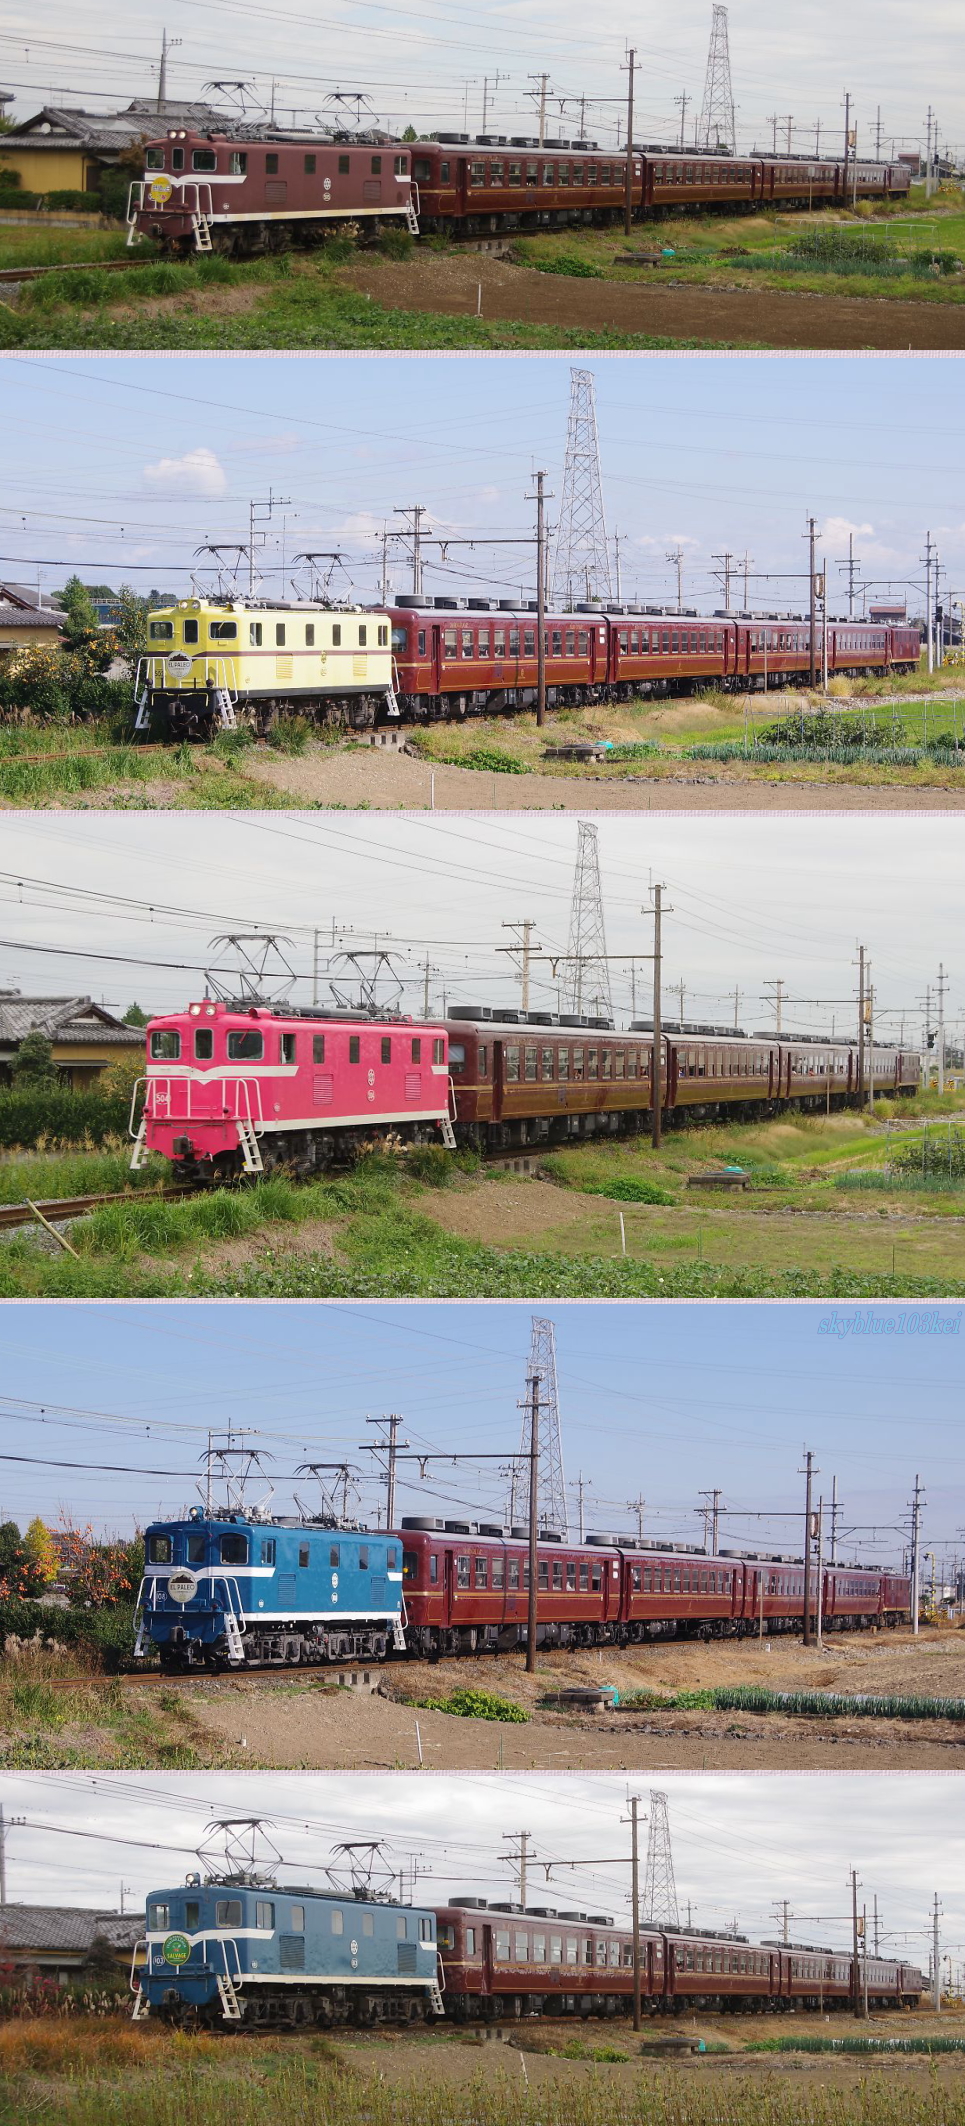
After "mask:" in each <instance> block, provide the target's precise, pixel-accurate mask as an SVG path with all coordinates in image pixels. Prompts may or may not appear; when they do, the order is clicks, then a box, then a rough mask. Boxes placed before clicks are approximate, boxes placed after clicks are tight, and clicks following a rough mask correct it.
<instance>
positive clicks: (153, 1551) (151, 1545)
mask: <svg viewBox="0 0 965 2126" xmlns="http://www.w3.org/2000/svg"><path fill="white" fill-rule="evenodd" d="M173 1555H174V1552H173V1549H172V1545H171V1538H170V1536H169V1535H151V1536H148V1539H147V1559H148V1564H149V1565H170V1563H171V1559H172V1557H173Z"/></svg>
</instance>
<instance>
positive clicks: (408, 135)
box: [402, 125, 419, 140]
mask: <svg viewBox="0 0 965 2126" xmlns="http://www.w3.org/2000/svg"><path fill="white" fill-rule="evenodd" d="M402 138H403V140H418V138H419V135H418V133H417V132H416V129H415V126H414V125H407V126H406V129H405V132H404V133H403V135H402Z"/></svg>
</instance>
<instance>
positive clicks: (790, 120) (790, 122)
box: [781, 111, 794, 155]
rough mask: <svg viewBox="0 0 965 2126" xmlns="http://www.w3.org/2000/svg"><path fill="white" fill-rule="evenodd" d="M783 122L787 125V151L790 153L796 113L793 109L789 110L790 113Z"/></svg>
mask: <svg viewBox="0 0 965 2126" xmlns="http://www.w3.org/2000/svg"><path fill="white" fill-rule="evenodd" d="M781 123H782V125H786V127H787V152H788V154H789V155H790V152H791V129H792V127H793V124H794V113H793V111H789V112H788V114H787V117H786V118H784V119H782V121H781Z"/></svg>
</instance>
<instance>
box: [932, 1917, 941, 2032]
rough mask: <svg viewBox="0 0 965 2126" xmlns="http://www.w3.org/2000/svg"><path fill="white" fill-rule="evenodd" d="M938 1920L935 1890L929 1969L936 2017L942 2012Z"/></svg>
mask: <svg viewBox="0 0 965 2126" xmlns="http://www.w3.org/2000/svg"><path fill="white" fill-rule="evenodd" d="M938 1920H939V1904H938V1891H937V1890H936V1891H935V1902H934V1904H933V1906H932V1922H931V1942H932V1949H931V1969H932V1993H931V1997H932V2006H933V2008H934V2010H935V2014H936V2015H940V2014H941V2012H942V1960H941V1944H940V1942H939V1937H938Z"/></svg>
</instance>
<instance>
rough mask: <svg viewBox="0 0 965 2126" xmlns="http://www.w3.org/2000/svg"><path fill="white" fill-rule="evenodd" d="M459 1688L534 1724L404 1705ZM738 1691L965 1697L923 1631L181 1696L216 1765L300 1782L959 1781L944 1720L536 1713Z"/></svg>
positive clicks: (936, 1639) (947, 1649)
mask: <svg viewBox="0 0 965 2126" xmlns="http://www.w3.org/2000/svg"><path fill="white" fill-rule="evenodd" d="M467 1681H470V1682H472V1683H475V1684H476V1685H478V1687H480V1688H485V1689H489V1690H495V1691H497V1692H498V1694H499V1695H500V1696H501V1697H505V1698H508V1699H510V1700H512V1701H513V1702H514V1703H515V1704H517V1705H520V1706H522V1707H523V1708H524V1709H525V1710H526V1711H527V1712H528V1713H529V1715H530V1718H529V1720H528V1721H527V1722H525V1723H507V1722H503V1721H499V1722H495V1721H489V1720H471V1719H463V1718H459V1717H454V1716H453V1715H452V1714H449V1713H440V1712H434V1711H431V1710H430V1709H429V1708H427V1707H425V1706H423V1707H418V1706H416V1705H414V1704H413V1703H411V1702H406V1701H411V1700H412V1699H415V1698H419V1697H430V1696H431V1697H445V1696H446V1695H447V1694H448V1693H449V1692H450V1691H451V1690H454V1689H457V1688H459V1687H460V1686H462V1685H465V1684H466V1682H467ZM740 1682H743V1683H763V1684H765V1685H766V1686H767V1687H768V1688H769V1689H772V1690H784V1689H789V1690H801V1689H820V1690H836V1691H847V1692H862V1693H863V1692H869V1691H872V1692H873V1691H893V1692H897V1693H900V1694H901V1695H904V1696H910V1695H912V1694H914V1693H915V1692H916V1691H921V1692H924V1693H925V1694H927V1695H929V1696H950V1697H953V1696H958V1695H965V1636H963V1634H962V1633H951V1632H949V1633H945V1632H942V1633H939V1632H929V1633H926V1635H925V1636H924V1637H923V1638H922V1639H920V1640H919V1641H918V1642H917V1643H916V1642H915V1640H914V1639H913V1638H912V1636H911V1634H910V1633H903V1634H891V1633H888V1634H887V1635H884V1636H879V1635H878V1634H873V1635H869V1636H868V1637H864V1636H861V1637H855V1638H854V1639H852V1638H850V1637H848V1638H845V1639H842V1640H841V1641H840V1643H832V1644H828V1645H825V1647H823V1648H822V1649H820V1650H819V1649H813V1648H812V1649H807V1650H806V1649H805V1648H804V1646H803V1645H802V1644H801V1642H800V1641H799V1640H797V1639H794V1638H787V1639H774V1640H764V1641H762V1642H760V1643H759V1642H757V1641H756V1640H750V1641H732V1640H728V1641H724V1642H721V1643H716V1642H714V1643H711V1644H709V1645H699V1644H696V1643H691V1642H686V1643H684V1642H681V1643H680V1644H679V1645H678V1644H675V1643H672V1642H671V1643H668V1644H667V1645H665V1646H659V1645H658V1646H653V1647H644V1648H632V1649H628V1648H624V1649H619V1648H603V1649H600V1650H599V1651H584V1652H577V1653H570V1652H567V1653H546V1654H541V1655H540V1659H539V1671H538V1674H537V1676H536V1677H535V1678H530V1677H528V1676H527V1675H526V1672H525V1669H524V1667H523V1662H522V1657H521V1656H518V1655H513V1654H511V1655H505V1656H503V1657H502V1658H501V1659H500V1660H499V1661H498V1662H496V1661H482V1660H480V1661H477V1662H475V1663H466V1662H459V1661H440V1662H439V1663H437V1664H436V1665H435V1666H431V1667H430V1666H429V1665H428V1664H426V1663H424V1662H418V1661H408V1662H406V1663H405V1664H404V1665H402V1664H396V1663H390V1664H389V1666H388V1667H387V1668H386V1669H385V1670H384V1671H383V1672H382V1675H381V1685H380V1690H379V1692H378V1693H377V1694H375V1695H373V1696H367V1695H366V1696H363V1695H359V1694H358V1693H356V1692H354V1691H348V1690H340V1689H338V1688H337V1687H326V1686H325V1684H320V1683H319V1682H317V1681H316V1682H314V1683H304V1684H299V1683H293V1684H290V1685H286V1684H281V1683H278V1682H275V1681H265V1682H262V1683H259V1682H258V1681H256V1680H255V1679H254V1678H244V1679H238V1680H229V1679H226V1680H225V1681H224V1682H223V1683H221V1684H219V1685H217V1686H216V1687H213V1686H211V1685H205V1686H203V1687H202V1688H201V1689H194V1688H193V1687H192V1686H191V1685H190V1684H185V1685H183V1686H178V1687H180V1688H183V1689H184V1690H185V1693H186V1694H187V1695H188V1697H189V1701H190V1707H191V1714H192V1719H193V1720H194V1722H195V1723H196V1733H197V1732H200V1733H201V1734H202V1735H203V1734H204V1733H207V1734H208V1735H209V1736H210V1739H211V1751H212V1756H213V1757H214V1759H215V1760H216V1761H217V1762H218V1763H222V1762H224V1761H225V1759H226V1758H227V1760H228V1761H232V1759H233V1761H235V1762H237V1763H240V1764H249V1765H253V1764H270V1765H285V1766H289V1767H291V1768H293V1769H296V1770H302V1769H312V1770H316V1769H318V1770H330V1769H338V1770H346V1769H351V1770H359V1771H362V1770H369V1771H370V1770H383V1769H391V1768H393V1767H401V1768H412V1769H415V1768H417V1767H418V1766H419V1764H420V1749H421V1762H422V1764H423V1765H424V1766H425V1767H426V1768H427V1769H429V1770H432V1771H468V1770H480V1769H481V1770H486V1769H502V1770H506V1771H531V1770H533V1769H535V1768H539V1767H542V1768H545V1769H547V1770H550V1771H606V1770H623V1769H638V1770H639V1769H647V1770H656V1769H661V1768H662V1769H667V1770H671V1769H672V1770H680V1771H694V1770H698V1771H699V1770H712V1771H720V1770H725V1771H727V1770H729V1771H739V1770H746V1769H747V1768H748V1767H751V1768H753V1769H755V1770H759V1771H761V1770H763V1771H786V1770H788V1769H789V1768H793V1769H795V1770H798V1771H828V1770H838V1771H856V1770H869V1771H870V1770H877V1771H892V1770H901V1771H914V1770H919V1771H961V1770H965V1724H961V1723H957V1722H954V1721H945V1720H935V1721H925V1722H919V1721H915V1722H911V1721H901V1720H881V1721H879V1720H871V1719H866V1718H863V1717H862V1718H857V1719H845V1718H834V1719H832V1718H821V1717H815V1718H811V1719H807V1720H805V1719H795V1718H787V1717H784V1716H783V1715H780V1714H771V1713H768V1714H747V1713H735V1712H727V1711H721V1712H716V1711H711V1712H707V1711H703V1712H674V1711H672V1710H670V1711H663V1710H661V1709H660V1708H659V1707H658V1708H657V1709H655V1710H652V1711H647V1712H637V1713H634V1712H626V1713H615V1714H607V1715H604V1716H576V1715H572V1714H569V1713H564V1712H561V1711H559V1710H558V1709H557V1708H555V1707H553V1706H552V1705H544V1704H543V1703H542V1702H541V1701H542V1700H544V1699H546V1698H548V1697H551V1696H552V1694H553V1693H554V1692H555V1691H557V1690H559V1689H561V1688H563V1687H565V1686H567V1685H572V1684H586V1685H598V1684H600V1683H609V1684H613V1685H615V1687H616V1688H617V1689H618V1690H619V1691H620V1692H621V1693H622V1694H624V1695H626V1694H627V1693H628V1692H631V1691H640V1690H645V1689H652V1690H656V1691H660V1692H673V1691H678V1690H696V1689H702V1688H709V1687H711V1686H712V1685H722V1684H733V1683H740ZM383 1693H385V1695H383ZM416 1723H418V1732H417V1727H416ZM196 1746H198V1745H197V1744H196ZM200 1747H201V1749H202V1751H203V1743H202V1744H201V1745H200Z"/></svg>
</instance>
